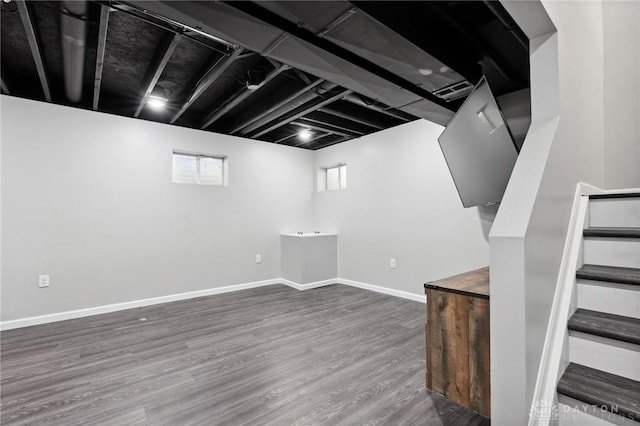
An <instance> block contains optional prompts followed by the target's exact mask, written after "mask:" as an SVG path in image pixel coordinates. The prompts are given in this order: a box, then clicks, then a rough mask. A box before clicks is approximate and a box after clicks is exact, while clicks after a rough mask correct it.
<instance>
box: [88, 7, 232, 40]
mask: <svg viewBox="0 0 640 426" xmlns="http://www.w3.org/2000/svg"><path fill="white" fill-rule="evenodd" d="M95 2H96V3H99V4H102V5H103V6H109V7H111V8H112V9H114V10H117V11H119V12H123V13H126V14H128V15H131V16H134V17H136V18H137V19H140V20H143V21H145V22H147V23H149V24H151V25H154V26H156V27H159V28H162V29H164V30H166V31H170V32H174V33H179V34H182V35H183V36H184V37H186V38H189V39H190V40H191V41H194V42H196V43H198V44H200V45H202V46H205V47H208V48H209V49H213V50H216V51H218V52H220V53H224V51H222V50H220V49H219V48H218V47H216V46H212V45H211V44H208V43H203V42H202V41H201V40H199V39H198V38H196V37H192V34H197V35H199V36H202V37H203V38H205V39H208V40H211V41H213V42H214V43H216V44H219V45H222V46H225V47H227V48H231V49H237V48H239V46H237V45H236V44H234V43H231V42H229V41H227V40H225V39H223V38H220V37H216V36H214V35H212V34H209V33H207V32H205V31H202V30H201V29H200V28H195V27H192V26H189V25H185V24H183V23H181V22H178V21H175V20H173V19H171V18H169V17H166V16H162V15H159V14H157V13H154V12H152V11H151V10H149V8H146V7H138V6H135V5H132V4H125V3H121V2H119V1H113V0H95Z"/></svg>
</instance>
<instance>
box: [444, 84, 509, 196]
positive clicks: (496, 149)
mask: <svg viewBox="0 0 640 426" xmlns="http://www.w3.org/2000/svg"><path fill="white" fill-rule="evenodd" d="M438 142H439V143H440V148H441V149H442V153H443V154H444V158H445V160H446V162H447V166H448V167H449V171H450V172H451V175H452V176H453V181H454V182H455V185H456V188H457V190H458V194H460V199H461V200H462V205H463V206H464V207H474V206H481V205H491V204H495V203H499V202H500V201H501V200H502V196H503V195H504V191H505V189H506V188H507V183H508V182H509V177H510V176H511V172H512V171H513V167H514V165H515V163H516V159H517V157H518V151H517V149H516V145H515V144H514V141H513V137H512V136H511V133H510V131H509V128H508V127H507V125H506V121H505V119H504V117H503V115H502V112H501V111H500V108H499V107H498V104H497V102H496V99H495V97H494V96H493V94H492V93H491V89H490V88H489V84H488V83H487V81H486V79H485V78H483V79H482V80H480V82H479V83H478V84H477V85H476V87H475V88H474V89H473V91H472V92H471V94H470V95H469V96H468V97H467V99H466V100H465V102H464V104H462V106H461V107H460V109H459V110H458V112H456V114H455V115H454V117H453V118H452V119H451V121H450V122H449V124H448V125H447V127H446V128H445V129H444V131H443V132H442V134H441V135H440V137H439V138H438Z"/></svg>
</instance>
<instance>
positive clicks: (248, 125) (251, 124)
mask: <svg viewBox="0 0 640 426" xmlns="http://www.w3.org/2000/svg"><path fill="white" fill-rule="evenodd" d="M322 83H324V80H323V79H321V78H319V79H317V80H316V81H314V82H312V83H311V84H309V85H307V86H305V87H303V88H302V89H300V90H298V91H296V92H295V93H292V94H291V95H290V96H287V97H286V98H285V99H283V100H282V101H280V102H277V103H275V104H274V105H272V106H270V107H269V108H267V109H266V110H264V111H263V112H261V113H260V114H258V115H256V116H255V117H252V118H250V119H249V120H245V121H243V122H241V123H239V124H238V125H236V126H235V127H234V128H233V129H231V131H230V132H229V133H231V134H235V133H237V132H239V131H242V132H245V133H247V132H249V131H251V130H253V129H254V128H257V127H259V126H260V125H261V121H262V120H265V119H266V118H267V117H268V116H269V115H271V114H273V113H275V112H276V111H278V110H280V109H282V108H284V107H285V106H286V105H289V104H290V103H291V102H293V101H294V100H296V99H298V98H300V97H301V96H302V95H304V94H306V93H309V92H311V90H314V89H315V88H316V87H317V86H319V85H320V84H322ZM283 114H284V113H283Z"/></svg>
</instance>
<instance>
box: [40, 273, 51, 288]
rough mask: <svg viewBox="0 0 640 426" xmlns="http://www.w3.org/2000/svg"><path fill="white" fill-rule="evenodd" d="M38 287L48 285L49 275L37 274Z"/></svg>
mask: <svg viewBox="0 0 640 426" xmlns="http://www.w3.org/2000/svg"><path fill="white" fill-rule="evenodd" d="M38 287H40V288H43V287H49V275H39V276H38Z"/></svg>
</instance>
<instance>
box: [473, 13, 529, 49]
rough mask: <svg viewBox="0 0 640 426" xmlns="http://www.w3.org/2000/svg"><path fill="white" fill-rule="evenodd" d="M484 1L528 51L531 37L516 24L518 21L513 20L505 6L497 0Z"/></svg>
mask: <svg viewBox="0 0 640 426" xmlns="http://www.w3.org/2000/svg"><path fill="white" fill-rule="evenodd" d="M482 2H483V3H484V4H485V5H486V6H487V7H488V8H489V10H490V11H491V12H492V13H493V14H494V15H495V16H496V17H497V18H498V19H499V20H500V22H502V25H504V27H505V28H506V29H507V30H508V31H509V32H511V34H513V36H514V37H515V39H516V40H518V43H520V46H522V47H523V48H524V49H525V50H526V51H527V52H528V51H529V39H527V36H526V35H525V34H524V33H523V32H522V30H521V29H520V28H519V27H518V24H516V21H514V20H513V18H512V17H511V15H509V13H508V12H507V11H506V10H504V8H501V7H498V6H497V5H496V2H495V1H492V0H483V1H482Z"/></svg>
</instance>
